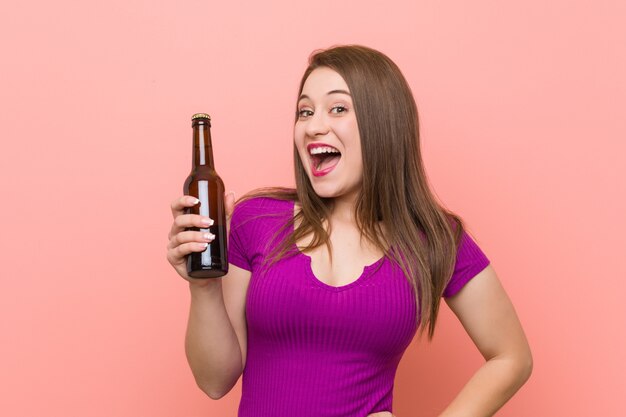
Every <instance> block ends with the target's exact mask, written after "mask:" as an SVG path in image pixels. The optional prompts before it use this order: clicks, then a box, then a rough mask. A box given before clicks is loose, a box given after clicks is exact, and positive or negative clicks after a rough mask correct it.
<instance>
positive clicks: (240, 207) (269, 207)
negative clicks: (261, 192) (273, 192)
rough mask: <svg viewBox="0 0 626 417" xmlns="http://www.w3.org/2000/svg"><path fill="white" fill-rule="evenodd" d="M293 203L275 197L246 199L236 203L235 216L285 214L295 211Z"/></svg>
mask: <svg viewBox="0 0 626 417" xmlns="http://www.w3.org/2000/svg"><path fill="white" fill-rule="evenodd" d="M293 204H294V203H293V201H288V200H281V199H278V198H274V197H264V196H255V197H244V198H243V199H242V200H240V201H238V202H237V203H235V207H234V209H233V215H234V214H235V213H239V214H242V215H252V216H254V215H264V214H278V213H284V212H285V211H286V210H288V209H293Z"/></svg>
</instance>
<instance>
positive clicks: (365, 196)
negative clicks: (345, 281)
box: [242, 45, 464, 339]
mask: <svg viewBox="0 0 626 417" xmlns="http://www.w3.org/2000/svg"><path fill="white" fill-rule="evenodd" d="M320 67H326V68H330V69H332V70H334V71H336V72H337V73H339V74H340V75H341V76H342V77H343V79H344V80H345V82H346V84H347V85H348V88H349V90H350V94H351V95H352V100H353V105H354V111H355V113H356V118H357V123H358V127H359V134H360V137H361V149H362V158H363V167H364V169H363V185H362V188H361V190H360V193H359V196H358V198H357V203H356V207H355V218H356V221H357V225H358V227H359V229H360V230H361V235H362V236H364V237H365V238H366V239H368V240H369V241H370V242H372V243H373V244H374V245H375V246H376V247H377V248H378V249H380V250H381V251H382V252H383V253H385V256H386V257H387V258H388V259H389V260H391V261H392V262H394V263H396V264H397V265H398V266H399V267H400V268H401V269H402V271H403V273H404V275H405V276H406V278H407V279H408V281H409V282H410V283H411V285H412V288H413V292H414V296H415V299H416V305H417V306H418V308H417V316H416V321H417V324H418V325H419V323H420V322H421V324H422V327H421V330H420V334H422V333H423V332H424V330H425V328H426V327H425V326H427V327H428V337H429V339H432V337H433V335H434V331H435V323H436V320H437V314H438V312H439V305H440V301H441V297H442V294H443V291H444V289H445V287H446V285H447V283H448V281H449V279H450V277H451V276H452V273H453V271H454V265H455V263H456V253H457V248H458V245H459V242H460V238H461V235H462V233H463V230H464V224H463V221H462V219H461V218H460V217H459V216H457V215H456V214H454V213H452V212H450V211H448V210H447V209H445V208H444V207H443V206H442V205H441V204H440V203H438V202H437V200H436V198H435V196H434V194H433V193H432V192H431V189H430V187H429V184H428V180H427V177H426V173H425V170H424V163H423V161H422V156H421V152H420V136H419V126H418V115H417V106H416V104H415V99H414V98H413V94H412V93H411V89H410V87H409V85H408V83H407V82H406V80H405V78H404V76H403V75H402V73H401V72H400V69H399V68H398V67H397V66H396V64H395V63H394V62H393V61H391V59H389V58H388V57H387V56H386V55H384V54H382V53H381V52H378V51H376V50H373V49H371V48H367V47H364V46H358V45H346V46H337V47H333V48H330V49H326V50H320V51H316V52H314V53H313V54H312V55H311V57H310V58H309V66H308V67H307V69H306V71H305V72H304V75H303V76H302V80H301V82H300V88H299V90H298V95H297V97H299V96H300V94H301V92H302V88H303V86H304V83H305V81H306V79H307V77H308V76H309V74H311V72H312V71H313V70H315V69H316V68H320ZM296 113H297V112H296ZM296 119H297V114H296ZM293 155H294V166H295V177H296V189H295V190H294V189H288V188H276V187H274V188H265V189H260V190H256V191H254V192H252V193H249V194H247V195H245V196H244V197H242V200H246V199H249V198H252V197H255V196H267V197H273V198H279V199H282V200H291V201H296V202H298V203H299V205H300V207H301V210H299V211H298V213H297V214H296V215H295V216H290V218H289V221H288V222H286V224H284V226H283V228H281V230H280V231H278V232H277V233H276V236H278V235H279V234H280V233H281V232H282V231H284V230H286V229H290V230H293V233H289V234H288V235H287V237H286V238H285V239H284V240H283V241H282V242H280V243H278V244H277V245H273V246H274V250H273V251H272V252H271V255H270V257H269V264H270V265H271V264H273V263H274V262H276V261H277V260H279V259H281V258H282V257H284V256H289V255H290V254H292V252H291V249H293V247H294V245H295V244H296V242H298V241H299V240H300V239H302V238H303V237H305V236H307V235H309V234H311V233H312V234H313V239H312V240H311V243H310V244H309V245H308V246H306V247H304V248H302V251H303V252H307V251H309V250H311V249H313V248H317V247H319V246H321V245H326V246H327V249H328V250H329V253H331V250H330V248H331V242H330V235H329V231H328V230H326V229H325V228H324V226H323V221H324V220H325V219H328V218H329V216H330V212H331V210H332V203H333V202H332V198H321V197H319V196H318V195H317V194H316V193H315V191H314V189H313V187H312V186H311V183H310V181H309V178H308V176H307V174H306V171H305V169H304V167H303V165H302V161H301V160H300V157H299V155H298V151H297V149H296V147H295V145H294V153H293ZM294 225H297V226H296V227H295V228H294ZM331 256H332V255H331Z"/></svg>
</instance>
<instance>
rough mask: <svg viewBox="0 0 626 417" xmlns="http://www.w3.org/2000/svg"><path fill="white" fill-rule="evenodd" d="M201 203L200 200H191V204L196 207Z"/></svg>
mask: <svg viewBox="0 0 626 417" xmlns="http://www.w3.org/2000/svg"><path fill="white" fill-rule="evenodd" d="M199 202H200V200H198V199H197V198H192V199H191V203H192V204H193V205H196V204H198V203H199Z"/></svg>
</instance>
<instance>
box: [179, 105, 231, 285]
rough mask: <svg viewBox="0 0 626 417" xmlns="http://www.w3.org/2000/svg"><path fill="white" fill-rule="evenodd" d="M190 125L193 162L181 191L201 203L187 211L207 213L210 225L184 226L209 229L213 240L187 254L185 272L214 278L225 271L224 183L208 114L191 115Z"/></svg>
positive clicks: (195, 229)
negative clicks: (211, 222) (213, 145)
mask: <svg viewBox="0 0 626 417" xmlns="http://www.w3.org/2000/svg"><path fill="white" fill-rule="evenodd" d="M191 127H192V128H193V162H192V165H191V173H190V174H189V176H188V177H187V180H186V181H185V185H184V186H183V192H184V193H185V195H191V196H194V197H196V198H198V200H200V202H199V203H198V204H196V205H195V206H193V207H190V208H188V209H187V211H186V212H187V213H191V214H199V215H201V216H208V217H210V218H211V219H213V222H214V223H213V225H212V226H209V227H207V228H197V227H192V228H187V229H186V230H194V231H200V232H210V233H213V234H214V235H215V239H214V240H213V241H212V242H209V245H208V246H207V248H206V249H205V250H204V251H203V252H192V253H191V254H189V255H188V256H187V274H188V275H189V276H190V277H192V278H217V277H221V276H224V275H226V273H227V272H228V258H227V255H228V254H227V247H226V239H227V236H226V233H227V232H226V207H225V205H224V182H223V181H222V179H221V178H220V177H219V175H217V172H216V171H215V164H214V163H213V149H212V145H211V117H210V116H209V115H208V114H205V113H197V114H194V115H193V116H192V117H191Z"/></svg>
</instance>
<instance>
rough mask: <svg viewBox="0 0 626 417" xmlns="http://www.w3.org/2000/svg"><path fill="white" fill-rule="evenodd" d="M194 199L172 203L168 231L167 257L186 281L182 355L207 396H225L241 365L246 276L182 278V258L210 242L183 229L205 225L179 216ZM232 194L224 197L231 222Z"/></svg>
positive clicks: (233, 270)
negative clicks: (187, 292) (186, 312)
mask: <svg viewBox="0 0 626 417" xmlns="http://www.w3.org/2000/svg"><path fill="white" fill-rule="evenodd" d="M193 205H194V198H193V197H190V196H183V197H181V198H179V199H176V200H175V201H173V202H172V214H173V216H174V223H173V225H172V230H171V232H170V243H169V245H168V252H167V259H168V261H169V262H170V264H172V266H173V267H174V269H176V272H178V274H179V275H180V276H181V277H183V278H184V279H186V280H187V281H188V282H189V290H190V293H191V304H190V310H189V320H188V323H187V334H186V337H185V352H186V354H187V361H188V362H189V366H190V367H191V370H192V373H193V375H194V378H195V380H196V383H197V384H198V386H199V387H200V389H202V391H204V392H205V393H206V394H207V395H208V396H209V397H211V398H213V399H218V398H221V397H223V396H224V395H226V394H227V393H228V392H229V391H230V390H231V389H232V387H233V386H234V385H235V384H236V383H237V380H238V379H239V377H240V376H241V374H242V372H243V369H244V366H245V363H246V346H247V330H246V317H245V300H246V293H247V289H248V283H249V281H250V275H251V274H250V272H249V271H246V270H245V269H242V268H239V267H237V266H234V265H232V264H230V265H229V267H228V274H226V275H225V276H224V277H221V278H217V279H214V278H209V279H194V278H190V277H189V276H188V275H187V271H186V265H185V262H186V261H185V257H186V256H187V255H188V254H190V253H191V252H201V251H203V250H204V248H205V247H204V246H203V243H206V242H210V241H212V240H213V239H212V238H210V237H209V238H205V237H203V235H202V233H201V232H194V231H185V228H187V227H206V224H202V217H201V216H198V215H193V214H184V209H185V208H186V207H191V206H193ZM233 206H234V196H232V195H228V196H226V210H227V213H228V217H229V220H230V215H231V214H232V209H233Z"/></svg>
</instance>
